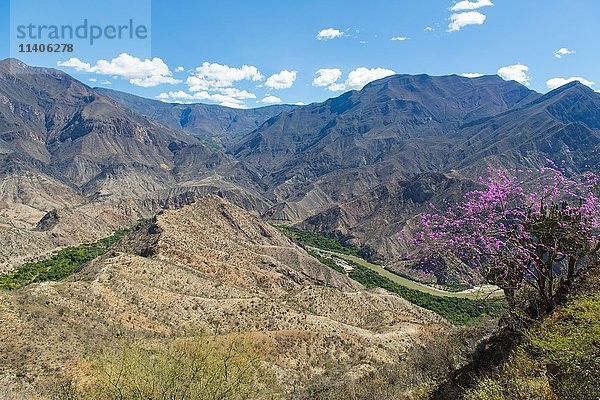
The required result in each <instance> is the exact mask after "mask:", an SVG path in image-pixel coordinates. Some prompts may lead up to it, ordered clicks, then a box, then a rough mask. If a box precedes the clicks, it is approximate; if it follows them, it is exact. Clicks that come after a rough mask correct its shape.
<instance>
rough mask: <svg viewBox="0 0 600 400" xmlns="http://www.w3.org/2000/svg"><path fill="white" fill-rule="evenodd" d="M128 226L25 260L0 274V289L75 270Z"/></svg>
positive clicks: (114, 239)
mask: <svg viewBox="0 0 600 400" xmlns="http://www.w3.org/2000/svg"><path fill="white" fill-rule="evenodd" d="M129 232H131V229H123V230H117V231H115V232H113V234H112V235H110V236H108V237H106V238H102V239H100V240H98V241H97V242H95V243H90V244H82V245H79V246H76V247H67V248H65V249H63V250H60V251H58V252H56V253H54V254H53V255H52V256H50V257H49V258H48V259H46V260H42V261H34V262H28V263H25V264H23V265H21V266H20V267H18V268H17V269H16V270H15V271H14V272H12V273H10V274H5V275H0V290H2V289H3V290H16V289H20V288H22V287H24V286H27V285H29V284H30V283H35V282H46V281H57V280H60V279H63V278H65V277H67V276H69V275H71V274H73V273H75V272H77V271H78V270H79V269H80V268H81V267H82V266H83V265H84V264H85V263H87V262H90V261H92V260H93V259H95V258H96V257H98V256H100V255H102V254H104V253H106V251H107V250H108V249H109V248H110V247H111V246H112V245H113V244H114V243H116V242H117V241H118V240H120V239H121V238H122V237H123V236H125V235H126V234H128V233H129Z"/></svg>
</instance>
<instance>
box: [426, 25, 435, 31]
mask: <svg viewBox="0 0 600 400" xmlns="http://www.w3.org/2000/svg"><path fill="white" fill-rule="evenodd" d="M423 30H424V31H425V32H433V31H435V28H434V27H432V26H426V27H425V29H423Z"/></svg>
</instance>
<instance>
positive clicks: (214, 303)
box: [0, 196, 449, 387]
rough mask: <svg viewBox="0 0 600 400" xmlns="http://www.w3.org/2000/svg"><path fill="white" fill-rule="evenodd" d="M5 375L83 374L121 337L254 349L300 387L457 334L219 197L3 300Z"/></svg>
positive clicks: (0, 332)
mask: <svg viewBox="0 0 600 400" xmlns="http://www.w3.org/2000/svg"><path fill="white" fill-rule="evenodd" d="M0 297H1V299H2V302H1V303H2V308H0V320H2V322H3V323H2V324H0V338H1V339H2V343H3V344H4V346H3V348H2V354H1V355H0V357H1V359H2V362H1V363H0V366H2V367H1V368H2V370H3V371H2V372H3V373H12V374H24V376H26V377H31V378H35V377H38V378H39V377H41V376H42V377H43V376H46V375H48V374H51V373H56V372H52V371H62V372H65V371H66V372H67V373H75V374H77V371H78V369H79V368H81V367H82V366H84V365H85V361H84V356H85V355H86V354H90V352H93V351H95V350H96V349H98V348H99V346H110V342H111V340H112V339H114V337H113V335H114V334H115V333H116V332H131V333H134V334H136V335H144V336H146V337H161V336H163V335H169V336H171V335H177V334H179V333H180V332H182V331H183V330H186V329H198V328H203V329H206V330H207V332H209V333H211V334H215V335H218V336H223V337H225V336H224V335H229V336H230V337H238V338H245V339H248V340H251V342H252V343H254V344H255V345H256V346H257V348H259V350H260V353H261V354H263V355H266V356H267V360H268V363H269V364H270V365H272V366H273V368H276V370H277V371H278V373H277V376H278V379H279V380H280V381H281V382H282V383H283V384H284V385H286V387H289V386H288V385H293V384H295V383H299V382H305V381H306V379H308V378H310V377H313V376H315V375H319V374H321V373H323V372H324V370H325V368H326V367H327V366H330V365H336V366H337V367H338V368H337V369H336V370H337V371H338V372H339V373H341V374H343V373H346V372H350V371H353V372H354V373H359V374H360V371H364V370H369V368H371V367H372V366H373V365H376V364H378V363H384V362H393V361H395V360H397V359H398V357H400V355H401V354H402V353H403V352H405V351H407V350H409V349H411V348H412V347H413V346H415V345H417V344H419V343H423V342H426V341H427V340H428V338H429V337H430V335H434V334H436V332H439V331H440V330H448V329H449V326H448V324H447V323H446V322H444V321H443V320H442V319H441V318H440V317H439V316H437V315H435V314H433V313H431V312H429V311H427V310H424V309H421V308H419V307H416V306H414V305H412V304H410V303H408V302H406V301H404V300H403V299H401V298H399V297H397V296H395V295H391V294H389V293H387V292H384V291H381V290H366V289H365V288H363V287H362V286H361V285H359V284H357V283H356V282H353V281H352V280H350V279H349V278H347V277H346V276H344V275H342V274H338V273H336V272H335V271H333V270H331V269H329V268H327V267H325V266H323V265H321V264H320V263H319V262H317V261H316V260H315V259H314V258H312V257H310V256H309V255H308V254H307V253H306V252H305V251H304V250H302V249H301V248H299V247H297V246H296V245H294V244H293V243H292V242H290V241H289V239H287V238H286V237H285V236H284V235H283V234H282V233H280V232H279V231H278V230H276V229H274V228H272V227H270V226H269V225H266V224H264V223H263V222H261V221H260V219H259V218H258V217H257V216H255V215H253V214H250V213H248V212H246V211H243V210H242V209H240V208H238V207H236V206H233V205H232V204H230V203H228V202H226V201H224V200H222V199H220V198H218V197H216V196H206V197H204V198H202V199H200V200H199V201H197V202H196V203H194V204H192V205H189V206H185V207H183V208H182V209H179V210H169V211H165V212H164V213H162V214H160V215H159V216H158V217H157V218H156V219H154V220H153V221H151V222H150V223H148V224H146V225H145V226H143V227H141V228H140V229H138V230H137V231H135V232H133V233H131V234H130V235H129V236H128V237H126V238H125V239H124V240H123V241H122V242H120V243H119V244H118V245H117V246H116V247H115V248H114V250H113V251H112V252H109V253H107V254H106V255H104V256H102V257H100V258H99V259H96V260H95V261H93V262H92V263H91V264H89V265H88V266H86V267H85V268H84V269H83V270H82V271H81V272H79V273H77V274H76V275H74V276H72V277H71V278H68V279H67V280H65V281H61V282H56V283H44V284H36V285H32V286H30V287H29V288H26V289H24V290H22V291H17V292H4V293H0Z"/></svg>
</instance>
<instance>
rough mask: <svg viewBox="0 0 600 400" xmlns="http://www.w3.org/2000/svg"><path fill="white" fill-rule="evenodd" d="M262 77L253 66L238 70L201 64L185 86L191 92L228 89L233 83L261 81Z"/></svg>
mask: <svg viewBox="0 0 600 400" xmlns="http://www.w3.org/2000/svg"><path fill="white" fill-rule="evenodd" d="M263 79H264V76H262V74H261V73H260V72H259V71H258V69H257V68H256V67H255V66H252V65H242V66H241V67H240V68H235V67H230V66H228V65H221V64H217V63H212V64H211V63H208V62H205V63H203V64H202V65H201V66H200V67H198V68H196V70H195V71H194V74H193V75H191V76H189V77H188V78H187V80H186V84H187V85H188V86H189V89H190V90H191V91H192V92H199V91H202V90H208V89H215V88H224V87H230V86H232V85H233V83H234V82H238V81H243V80H250V81H261V80H263Z"/></svg>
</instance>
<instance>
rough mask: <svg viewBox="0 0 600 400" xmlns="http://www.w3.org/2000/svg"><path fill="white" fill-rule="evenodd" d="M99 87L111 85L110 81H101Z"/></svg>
mask: <svg viewBox="0 0 600 400" xmlns="http://www.w3.org/2000/svg"><path fill="white" fill-rule="evenodd" d="M100 84H101V85H112V82H111V81H102V82H100Z"/></svg>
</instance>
